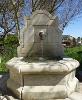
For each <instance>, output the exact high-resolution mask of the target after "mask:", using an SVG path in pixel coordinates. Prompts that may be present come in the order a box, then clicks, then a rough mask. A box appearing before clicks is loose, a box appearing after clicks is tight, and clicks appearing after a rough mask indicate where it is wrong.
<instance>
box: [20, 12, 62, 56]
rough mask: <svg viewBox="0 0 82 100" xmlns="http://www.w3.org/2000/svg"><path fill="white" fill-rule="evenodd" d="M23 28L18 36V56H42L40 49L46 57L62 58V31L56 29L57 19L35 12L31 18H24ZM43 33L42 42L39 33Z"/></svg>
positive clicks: (46, 13)
mask: <svg viewBox="0 0 82 100" xmlns="http://www.w3.org/2000/svg"><path fill="white" fill-rule="evenodd" d="M25 19H26V20H25V27H24V29H23V30H22V31H21V34H20V46H19V47H18V56H22V57H25V56H28V55H29V51H31V52H30V55H31V56H32V55H33V54H35V55H34V56H36V57H37V56H42V53H41V52H42V47H41V43H42V46H43V52H44V56H46V57H50V56H53V57H55V56H56V57H57V56H58V57H59V56H60V57H62V56H63V47H62V31H61V30H60V29H59V27H58V18H57V17H56V16H52V15H51V14H49V13H48V12H47V11H44V10H39V11H35V12H34V13H33V14H32V16H30V17H27V18H25ZM40 32H42V33H43V40H41V39H40V36H39V33H40Z"/></svg>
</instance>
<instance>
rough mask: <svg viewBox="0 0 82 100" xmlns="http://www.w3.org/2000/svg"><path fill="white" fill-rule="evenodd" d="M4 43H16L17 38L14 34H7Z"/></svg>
mask: <svg viewBox="0 0 82 100" xmlns="http://www.w3.org/2000/svg"><path fill="white" fill-rule="evenodd" d="M4 43H5V44H8V45H15V44H18V38H17V36H16V35H12V34H9V35H8V36H7V37H6V38H5V39H4Z"/></svg>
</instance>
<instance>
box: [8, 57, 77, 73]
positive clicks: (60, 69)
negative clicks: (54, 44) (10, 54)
mask: <svg viewBox="0 0 82 100" xmlns="http://www.w3.org/2000/svg"><path fill="white" fill-rule="evenodd" d="M22 59H23V58H22V57H19V58H17V57H14V58H12V59H11V60H9V61H8V62H7V63H6V65H7V68H8V69H13V70H15V71H16V72H18V73H21V74H23V73H24V74H25V73H26V74H34V73H45V74H46V73H52V74H55V73H58V74H65V73H69V72H71V71H72V70H75V69H76V68H77V67H79V62H78V61H77V60H74V59H72V58H63V60H59V61H54V60H49V61H43V62H31V63H28V62H24V61H22Z"/></svg>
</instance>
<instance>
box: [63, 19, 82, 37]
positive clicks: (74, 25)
mask: <svg viewBox="0 0 82 100" xmlns="http://www.w3.org/2000/svg"><path fill="white" fill-rule="evenodd" d="M63 34H66V35H71V36H74V37H82V17H80V18H74V20H72V21H71V22H70V23H69V24H68V26H67V27H66V28H65V29H64V32H63Z"/></svg>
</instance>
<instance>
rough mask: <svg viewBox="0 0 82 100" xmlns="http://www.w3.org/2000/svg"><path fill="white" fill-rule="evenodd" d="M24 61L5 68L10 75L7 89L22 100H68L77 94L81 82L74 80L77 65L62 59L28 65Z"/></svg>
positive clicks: (15, 60) (12, 63)
mask: <svg viewBox="0 0 82 100" xmlns="http://www.w3.org/2000/svg"><path fill="white" fill-rule="evenodd" d="M22 59H23V58H16V57H15V58H13V59H11V60H10V61H8V62H7V64H6V65H7V68H8V69H9V71H10V79H9V80H8V82H7V86H8V88H9V89H11V90H12V91H13V92H14V93H15V94H16V95H17V96H18V97H19V98H20V99H23V100H48V99H49V100H51V99H54V100H55V99H65V98H68V97H69V95H70V94H72V93H73V92H75V91H77V90H78V80H77V78H76V77H75V70H76V68H77V67H78V66H79V62H78V61H76V60H74V59H72V58H63V59H62V60H59V61H54V60H47V61H46V60H45V61H44V62H42V61H41V62H31V63H28V62H24V61H22ZM11 84H12V85H11Z"/></svg>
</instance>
